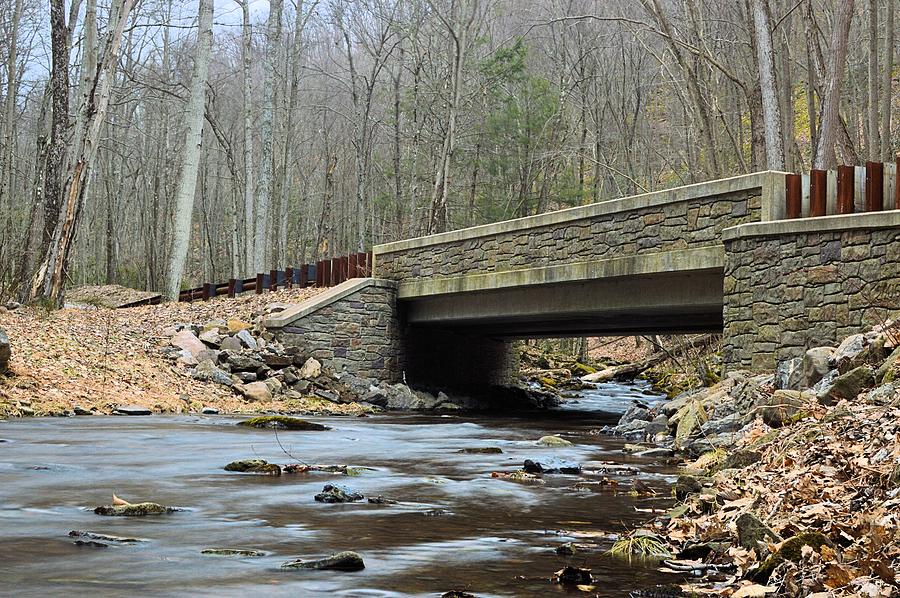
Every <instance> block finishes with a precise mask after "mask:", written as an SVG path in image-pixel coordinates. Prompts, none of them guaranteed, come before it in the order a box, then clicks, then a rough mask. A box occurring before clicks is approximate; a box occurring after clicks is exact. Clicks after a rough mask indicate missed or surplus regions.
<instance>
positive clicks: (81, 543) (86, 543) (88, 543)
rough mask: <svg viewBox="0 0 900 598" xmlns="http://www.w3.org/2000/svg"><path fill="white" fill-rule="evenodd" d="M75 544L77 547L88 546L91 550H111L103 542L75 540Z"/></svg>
mask: <svg viewBox="0 0 900 598" xmlns="http://www.w3.org/2000/svg"><path fill="white" fill-rule="evenodd" d="M73 544H74V545H75V546H87V547H89V548H109V544H104V543H103V542H97V541H95V540H75V541H74V542H73Z"/></svg>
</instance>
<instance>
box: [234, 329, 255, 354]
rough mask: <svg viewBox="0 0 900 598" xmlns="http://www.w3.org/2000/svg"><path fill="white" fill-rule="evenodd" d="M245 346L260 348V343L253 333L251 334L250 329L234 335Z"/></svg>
mask: <svg viewBox="0 0 900 598" xmlns="http://www.w3.org/2000/svg"><path fill="white" fill-rule="evenodd" d="M234 336H235V337H236V338H237V339H238V340H239V341H240V342H241V344H242V345H243V346H245V347H247V348H248V349H250V350H251V351H256V350H257V349H259V344H258V343H257V342H256V339H255V338H253V335H252V334H250V332H249V331H248V330H241V331H240V332H238V333H237V334H235V335H234Z"/></svg>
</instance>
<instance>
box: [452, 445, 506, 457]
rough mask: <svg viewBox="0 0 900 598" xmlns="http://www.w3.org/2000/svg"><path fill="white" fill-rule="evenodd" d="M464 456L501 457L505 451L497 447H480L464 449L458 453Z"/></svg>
mask: <svg viewBox="0 0 900 598" xmlns="http://www.w3.org/2000/svg"><path fill="white" fill-rule="evenodd" d="M456 452H457V453H462V454H464V455H499V454H500V453H502V452H503V451H502V450H501V449H500V448H499V447H496V446H479V447H473V448H464V449H459V450H458V451H456Z"/></svg>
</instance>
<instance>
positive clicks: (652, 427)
mask: <svg viewBox="0 0 900 598" xmlns="http://www.w3.org/2000/svg"><path fill="white" fill-rule="evenodd" d="M668 429H669V418H668V417H666V416H665V415H662V414H660V415H657V416H656V417H654V418H653V421H651V422H650V423H649V424H647V427H646V428H644V432H645V433H646V434H647V436H649V437H651V438H652V437H653V436H656V435H657V434H662V433H663V432H665V431H666V430H668Z"/></svg>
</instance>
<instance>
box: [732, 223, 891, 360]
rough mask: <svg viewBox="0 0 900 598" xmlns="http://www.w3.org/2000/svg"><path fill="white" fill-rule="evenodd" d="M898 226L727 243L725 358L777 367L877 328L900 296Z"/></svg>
mask: <svg viewBox="0 0 900 598" xmlns="http://www.w3.org/2000/svg"><path fill="white" fill-rule="evenodd" d="M898 285H900V230H898V229H897V228H893V229H890V228H883V229H869V230H866V229H855V230H845V231H828V232H811V233H795V234H786V235H780V236H753V237H744V238H736V239H734V240H732V241H726V242H725V285H724V292H725V297H724V298H725V301H724V303H725V307H724V320H725V330H724V339H725V345H724V347H723V359H724V361H725V365H726V367H727V368H729V369H747V368H750V369H754V370H762V369H771V368H774V367H775V365H776V363H777V362H780V361H783V360H786V359H792V358H795V357H802V356H803V354H804V352H805V351H806V349H809V348H812V347H815V346H823V345H825V346H835V345H836V344H837V343H838V342H839V341H840V339H842V338H843V337H845V336H848V335H850V334H854V333H856V332H859V331H860V329H861V328H862V327H863V326H865V325H871V324H874V323H877V321H878V319H879V318H881V317H883V316H884V313H885V312H886V311H887V310H891V309H896V308H897V307H900V305H898V298H900V288H898Z"/></svg>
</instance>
